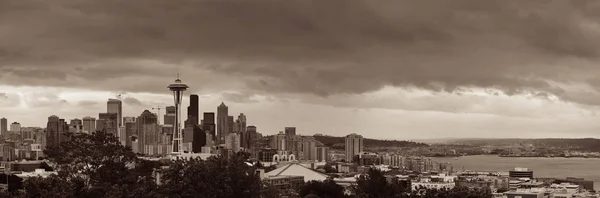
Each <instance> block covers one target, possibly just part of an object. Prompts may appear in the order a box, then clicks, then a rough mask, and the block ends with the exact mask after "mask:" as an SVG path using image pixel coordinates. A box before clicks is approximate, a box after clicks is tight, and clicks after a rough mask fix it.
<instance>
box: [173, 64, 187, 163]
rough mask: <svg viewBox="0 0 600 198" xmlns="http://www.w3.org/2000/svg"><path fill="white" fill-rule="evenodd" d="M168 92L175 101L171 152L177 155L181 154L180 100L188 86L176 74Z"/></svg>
mask: <svg viewBox="0 0 600 198" xmlns="http://www.w3.org/2000/svg"><path fill="white" fill-rule="evenodd" d="M168 88H169V90H171V91H172V92H173V99H174V101H175V112H176V114H175V126H173V152H172V154H174V155H179V154H182V153H183V145H182V143H183V141H182V140H183V137H182V133H181V123H180V122H181V98H182V97H183V92H184V91H185V90H187V88H188V86H187V85H186V84H183V83H182V82H181V80H180V79H179V74H177V80H175V82H174V83H173V84H171V85H169V87H168Z"/></svg>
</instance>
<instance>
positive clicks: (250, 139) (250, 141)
mask: <svg viewBox="0 0 600 198" xmlns="http://www.w3.org/2000/svg"><path fill="white" fill-rule="evenodd" d="M256 135H257V131H256V127H255V126H247V127H246V138H247V141H246V142H245V143H246V145H243V147H244V148H246V149H254V142H255V141H256V140H258V139H259V138H258V137H257V136H256Z"/></svg>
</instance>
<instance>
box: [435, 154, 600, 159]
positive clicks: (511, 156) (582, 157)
mask: <svg viewBox="0 0 600 198" xmlns="http://www.w3.org/2000/svg"><path fill="white" fill-rule="evenodd" d="M466 156H497V157H506V158H581V159H600V157H585V156H553V157H550V156H548V157H546V156H518V155H496V154H489V155H465V156H457V157H466ZM438 158H449V157H438Z"/></svg>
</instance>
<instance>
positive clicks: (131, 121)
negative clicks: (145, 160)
mask: <svg viewBox="0 0 600 198" xmlns="http://www.w3.org/2000/svg"><path fill="white" fill-rule="evenodd" d="M123 126H124V127H125V130H124V131H125V132H124V135H125V137H124V139H125V144H124V145H125V146H129V147H132V148H133V145H132V144H131V141H132V136H133V135H134V134H137V132H136V130H137V127H136V122H135V117H123ZM121 141H122V140H121ZM138 149H139V148H138Z"/></svg>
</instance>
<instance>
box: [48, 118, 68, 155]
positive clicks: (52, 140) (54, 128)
mask: <svg viewBox="0 0 600 198" xmlns="http://www.w3.org/2000/svg"><path fill="white" fill-rule="evenodd" d="M68 131H69V125H67V123H66V122H65V120H64V119H60V118H59V117H58V116H55V115H53V116H50V117H48V124H47V125H46V147H47V148H48V147H57V146H59V145H60V143H61V142H64V141H67V139H66V136H65V135H64V133H65V132H68Z"/></svg>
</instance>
